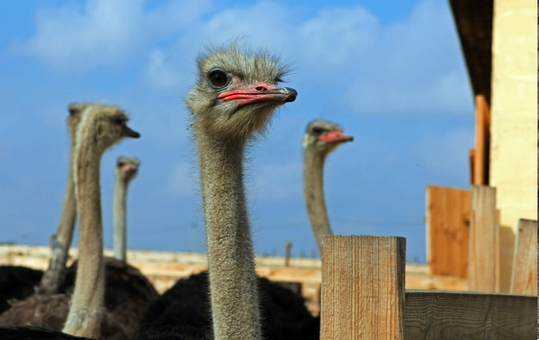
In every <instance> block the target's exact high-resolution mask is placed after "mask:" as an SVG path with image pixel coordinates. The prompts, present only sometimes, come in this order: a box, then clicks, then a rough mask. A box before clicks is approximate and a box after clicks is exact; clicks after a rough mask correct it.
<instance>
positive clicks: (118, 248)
mask: <svg viewBox="0 0 539 340" xmlns="http://www.w3.org/2000/svg"><path fill="white" fill-rule="evenodd" d="M128 185H129V181H127V180H126V179H122V178H121V176H120V175H118V174H117V175H116V184H115V185H114V207H113V211H112V213H113V220H114V257H116V258H117V259H120V260H123V261H126V258H127V256H126V253H127V222H126V199H127V187H128Z"/></svg>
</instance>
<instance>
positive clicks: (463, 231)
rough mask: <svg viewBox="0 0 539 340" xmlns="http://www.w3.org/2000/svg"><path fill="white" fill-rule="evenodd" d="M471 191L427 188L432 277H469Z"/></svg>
mask: <svg viewBox="0 0 539 340" xmlns="http://www.w3.org/2000/svg"><path fill="white" fill-rule="evenodd" d="M469 220H470V190H469V189H458V188H449V187H440V186H434V185H429V186H428V187H427V216H426V222H427V263H428V265H429V267H430V270H431V271H430V274H431V275H443V276H456V277H460V278H463V279H464V278H467V277H468V248H469Z"/></svg>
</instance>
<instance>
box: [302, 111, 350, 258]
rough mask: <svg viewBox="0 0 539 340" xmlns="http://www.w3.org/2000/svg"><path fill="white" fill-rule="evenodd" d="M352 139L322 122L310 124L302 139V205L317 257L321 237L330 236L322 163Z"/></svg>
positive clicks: (317, 121)
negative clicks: (307, 219)
mask: <svg viewBox="0 0 539 340" xmlns="http://www.w3.org/2000/svg"><path fill="white" fill-rule="evenodd" d="M353 139H354V138H353V137H352V136H349V135H346V134H345V133H343V132H342V128H341V127H340V126H339V125H337V124H334V123H330V122H326V121H323V120H315V121H312V122H311V123H309V125H307V131H305V136H304V137H303V150H304V163H303V165H304V167H303V189H304V194H305V203H306V205H307V213H308V215H309V220H310V222H311V227H312V229H313V233H314V237H315V239H316V243H317V245H318V251H319V253H320V254H322V236H324V235H331V234H333V232H332V230H331V227H330V224H329V218H328V214H327V210H326V201H325V199H324V183H323V181H324V163H325V161H326V157H327V155H329V153H330V152H332V151H333V150H335V149H336V148H337V146H339V145H341V144H343V143H345V142H350V141H352V140H353Z"/></svg>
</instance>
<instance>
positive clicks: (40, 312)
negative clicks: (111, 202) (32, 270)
mask: <svg viewBox="0 0 539 340" xmlns="http://www.w3.org/2000/svg"><path fill="white" fill-rule="evenodd" d="M126 122H127V115H126V114H125V113H124V112H123V111H122V110H120V109H119V108H118V107H116V106H106V105H90V106H88V107H86V108H85V109H84V111H83V112H82V116H81V121H80V123H79V125H78V128H77V132H76V144H75V150H74V153H73V162H72V164H73V178H74V183H75V195H76V198H77V203H78V204H77V209H78V214H79V218H80V242H79V243H80V247H79V269H80V270H79V271H78V272H77V276H76V281H75V291H74V293H73V295H72V296H71V297H70V296H69V295H66V294H53V295H33V296H31V297H30V298H28V299H26V300H24V301H21V302H19V303H17V304H15V305H14V306H13V307H12V308H11V309H9V310H8V311H6V312H5V313H3V314H2V315H1V316H0V326H40V327H44V328H49V329H52V330H60V329H62V331H63V332H65V333H68V334H71V335H75V336H83V337H91V338H101V339H107V338H114V339H123V338H127V337H128V335H127V334H126V332H125V330H124V328H123V325H121V324H120V323H118V322H117V321H115V317H114V315H113V314H110V313H107V312H106V310H105V308H104V296H105V268H104V259H103V230H102V218H101V198H100V185H99V165H100V160H101V156H102V155H103V153H104V152H105V151H106V149H107V148H109V147H110V146H112V145H113V144H115V143H117V142H118V141H120V140H121V139H122V138H124V137H132V138H138V137H139V136H140V135H139V134H138V133H137V132H135V131H133V130H131V129H130V128H129V127H128V126H127V124H126ZM68 309H69V313H68ZM120 312H121V313H123V312H124V311H120ZM66 315H67V320H66ZM64 321H65V324H64ZM102 326H103V327H102ZM62 327H63V328H62ZM25 332H28V330H21V335H24V334H25ZM1 334H2V330H1V329H0V335H1ZM44 337H45V335H44Z"/></svg>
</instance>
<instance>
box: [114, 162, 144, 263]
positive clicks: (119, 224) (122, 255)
mask: <svg viewBox="0 0 539 340" xmlns="http://www.w3.org/2000/svg"><path fill="white" fill-rule="evenodd" d="M139 165H140V161H139V160H138V159H136V158H128V157H119V158H118V160H117V164H116V171H115V173H116V184H115V185H114V199H113V200H114V207H113V220H114V257H116V258H117V259H120V260H123V261H126V258H127V256H126V253H127V221H126V220H127V217H126V215H127V213H126V199H127V188H128V186H129V182H131V180H132V179H133V178H135V176H136V175H137V172H138V167H139Z"/></svg>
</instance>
